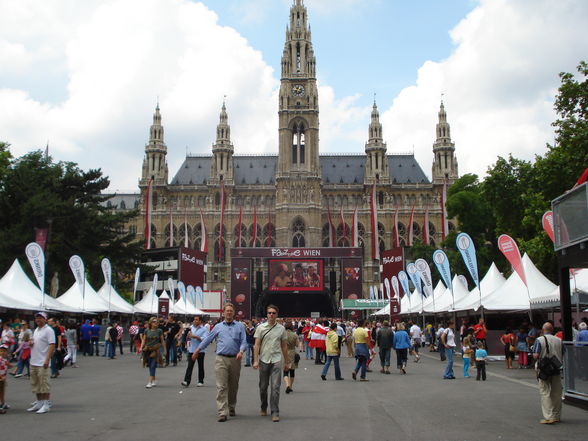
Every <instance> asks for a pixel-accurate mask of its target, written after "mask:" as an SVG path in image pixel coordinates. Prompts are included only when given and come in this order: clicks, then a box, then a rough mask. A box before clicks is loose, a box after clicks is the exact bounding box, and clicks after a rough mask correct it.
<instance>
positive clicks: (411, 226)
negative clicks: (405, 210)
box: [407, 205, 414, 247]
mask: <svg viewBox="0 0 588 441" xmlns="http://www.w3.org/2000/svg"><path fill="white" fill-rule="evenodd" d="M413 221H414V205H413V206H412V209H411V210H410V220H409V221H408V234H407V236H408V246H409V247H411V246H412V245H413V237H412V236H413V231H412V228H413Z"/></svg>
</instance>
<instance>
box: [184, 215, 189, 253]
mask: <svg viewBox="0 0 588 441" xmlns="http://www.w3.org/2000/svg"><path fill="white" fill-rule="evenodd" d="M184 247H185V248H188V208H187V207H184Z"/></svg>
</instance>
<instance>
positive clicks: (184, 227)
mask: <svg viewBox="0 0 588 441" xmlns="http://www.w3.org/2000/svg"><path fill="white" fill-rule="evenodd" d="M198 225H200V224H198ZM186 230H187V231H188V243H190V242H192V227H191V226H190V225H186V224H182V225H180V226H179V227H178V229H177V233H176V234H177V236H178V237H179V240H178V242H179V245H180V246H184V244H185V243H186V242H185V240H186Z"/></svg>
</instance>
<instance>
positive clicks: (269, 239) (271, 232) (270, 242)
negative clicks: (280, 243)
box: [260, 222, 276, 247]
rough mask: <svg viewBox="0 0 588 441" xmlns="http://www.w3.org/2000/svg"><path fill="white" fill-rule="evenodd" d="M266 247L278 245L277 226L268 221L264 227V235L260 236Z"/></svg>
mask: <svg viewBox="0 0 588 441" xmlns="http://www.w3.org/2000/svg"><path fill="white" fill-rule="evenodd" d="M260 239H261V240H262V243H263V246H264V247H275V246H276V227H275V226H274V224H272V223H270V222H268V223H267V224H265V226H264V227H263V236H262V237H260Z"/></svg>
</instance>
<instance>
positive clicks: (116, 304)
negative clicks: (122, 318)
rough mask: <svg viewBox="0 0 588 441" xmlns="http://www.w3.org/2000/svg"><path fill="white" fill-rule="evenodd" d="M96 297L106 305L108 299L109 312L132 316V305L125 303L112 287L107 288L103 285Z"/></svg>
mask: <svg viewBox="0 0 588 441" xmlns="http://www.w3.org/2000/svg"><path fill="white" fill-rule="evenodd" d="M98 295H99V296H100V298H101V299H102V300H103V301H104V302H105V303H106V305H108V299H109V297H110V311H112V312H118V313H122V314H132V313H133V312H134V310H133V305H131V304H130V303H129V302H127V301H126V300H125V299H123V298H122V297H121V295H120V294H119V293H118V292H116V290H115V289H114V287H113V286H112V285H110V291H109V286H108V285H107V284H106V283H105V284H104V285H102V287H101V288H100V289H99V290H98Z"/></svg>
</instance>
